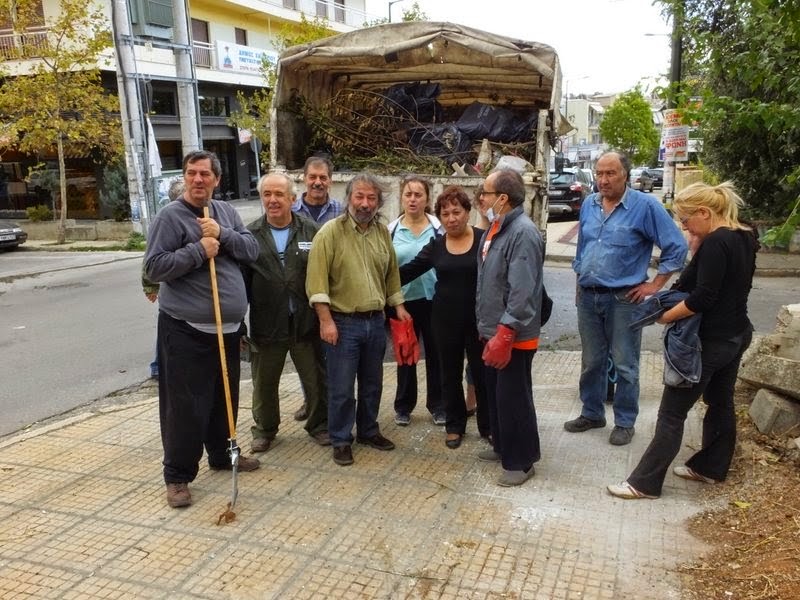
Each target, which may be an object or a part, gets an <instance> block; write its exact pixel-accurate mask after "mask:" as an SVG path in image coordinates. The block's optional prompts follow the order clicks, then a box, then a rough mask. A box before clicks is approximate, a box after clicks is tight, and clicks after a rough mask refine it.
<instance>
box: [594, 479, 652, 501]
mask: <svg viewBox="0 0 800 600" xmlns="http://www.w3.org/2000/svg"><path fill="white" fill-rule="evenodd" d="M607 489H608V493H609V494H611V495H612V496H616V497H617V498H625V500H639V499H641V498H648V499H650V500H655V499H656V498H658V496H651V495H650V494H645V493H644V492H640V491H639V490H637V489H636V488H635V487H633V486H632V485H631V484H630V483H628V482H627V481H622V482H620V483H616V484H611V485H609V486H608V487H607Z"/></svg>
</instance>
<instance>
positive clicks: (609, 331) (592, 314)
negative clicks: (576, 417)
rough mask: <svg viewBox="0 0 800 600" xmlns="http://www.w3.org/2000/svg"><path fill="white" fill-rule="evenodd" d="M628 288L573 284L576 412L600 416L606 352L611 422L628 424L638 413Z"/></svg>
mask: <svg viewBox="0 0 800 600" xmlns="http://www.w3.org/2000/svg"><path fill="white" fill-rule="evenodd" d="M627 291H628V288H625V289H622V290H619V291H616V292H612V291H592V290H589V289H586V288H582V287H579V288H578V332H579V333H580V336H581V348H582V350H583V351H582V354H581V379H580V396H581V402H582V403H583V408H582V409H581V414H582V415H583V416H584V417H586V418H587V419H593V420H601V419H605V407H604V405H603V401H604V400H605V398H606V395H607V393H608V357H609V356H611V359H612V360H613V361H614V366H615V367H616V369H617V388H616V391H615V393H614V424H615V425H618V426H619V427H633V424H634V423H635V422H636V416H637V415H638V414H639V353H640V351H641V347H642V332H641V330H637V331H634V330H632V329H631V328H630V327H629V324H630V323H631V322H632V321H633V315H634V310H635V308H636V304H635V303H634V302H630V301H628V300H627V299H626V298H625V293H626V292H627Z"/></svg>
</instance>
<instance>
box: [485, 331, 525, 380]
mask: <svg viewBox="0 0 800 600" xmlns="http://www.w3.org/2000/svg"><path fill="white" fill-rule="evenodd" d="M516 337H517V332H516V331H514V330H513V329H511V328H510V327H506V326H505V325H498V326H497V331H496V332H495V334H494V337H492V339H490V340H489V341H488V342H486V345H485V346H484V347H483V355H482V356H481V358H483V362H484V363H486V366H487V367H493V368H495V369H505V368H506V365H508V363H509V362H511V348H512V346H513V345H514V339H516Z"/></svg>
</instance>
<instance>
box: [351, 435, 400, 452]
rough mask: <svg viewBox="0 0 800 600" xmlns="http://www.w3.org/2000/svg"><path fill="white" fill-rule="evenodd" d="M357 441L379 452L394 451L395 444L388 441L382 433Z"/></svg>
mask: <svg viewBox="0 0 800 600" xmlns="http://www.w3.org/2000/svg"><path fill="white" fill-rule="evenodd" d="M356 441H357V442H358V443H359V444H364V445H365V446H372V447H373V448H377V449H378V450H394V443H393V442H391V441H390V440H387V439H386V438H385V437H383V436H382V435H381V434H380V433H376V434H375V435H373V436H372V437H357V438H356Z"/></svg>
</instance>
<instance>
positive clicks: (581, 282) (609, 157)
mask: <svg viewBox="0 0 800 600" xmlns="http://www.w3.org/2000/svg"><path fill="white" fill-rule="evenodd" d="M595 169H596V173H595V175H596V177H597V183H598V187H599V190H600V191H599V193H597V194H593V195H592V196H589V197H588V198H587V199H586V201H585V202H584V203H583V206H582V207H581V213H580V230H579V233H578V248H577V251H576V253H575V260H574V262H573V263H572V268H573V269H574V270H575V272H576V273H577V276H578V277H577V279H578V281H577V283H578V286H577V296H576V305H577V307H578V332H579V333H580V336H581V348H582V351H583V352H582V356H581V378H580V396H581V403H582V404H583V408H582V409H581V414H580V416H579V417H578V418H576V419H573V420H571V421H567V422H566V423H564V429H566V430H567V431H569V432H572V433H579V432H582V431H588V430H589V429H594V428H598V427H605V426H606V418H605V408H604V404H603V401H604V399H605V397H606V388H607V385H606V379H607V366H608V356H609V355H610V356H611V358H612V359H613V361H614V365H615V366H616V369H617V388H616V392H615V394H614V424H615V426H614V429H613V431H612V432H611V436H610V438H609V441H610V442H611V443H612V444H614V445H617V446H622V445H625V444H628V443H630V441H631V439H632V438H633V433H634V423H635V422H636V416H637V415H638V413H639V353H640V350H641V344H642V332H641V330H636V331H634V330H633V329H631V328H630V327H629V325H630V323H631V321H632V318H633V310H634V308H635V306H636V304H637V303H638V302H641V301H642V300H644V298H645V297H647V296H650V295H652V294H654V293H656V292H657V291H658V290H660V289H661V288H662V287H663V286H664V284H665V283H667V281H668V280H669V278H670V277H671V275H672V274H673V273H674V272H676V271H680V270H681V269H682V268H683V263H684V261H685V260H686V253H687V249H688V248H687V244H686V240H685V239H684V237H683V234H681V232H680V229H679V228H678V226H677V225H676V224H675V222H674V221H673V220H672V218H671V217H670V215H669V214H668V213H667V211H666V210H664V207H663V206H662V205H661V203H660V202H658V200H656V198H655V197H653V196H649V195H647V194H644V193H642V192H638V191H636V190H633V189H631V188H629V187H628V186H627V182H628V177H629V175H630V161H629V160H628V158H627V157H626V156H625V155H623V154H621V153H619V152H607V153H605V154H603V155H602V156H601V157H600V159H599V160H598V161H597V164H596V166H595ZM654 246H658V248H659V249H660V250H661V258H660V260H659V264H658V273H657V274H656V275H655V277H653V280H652V281H648V277H647V268H648V266H649V264H650V257H651V255H652V253H653V247H654Z"/></svg>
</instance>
